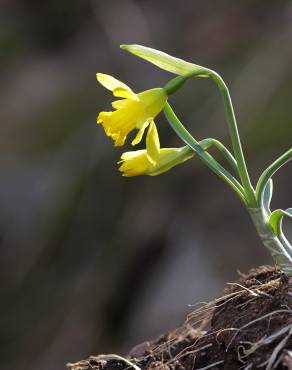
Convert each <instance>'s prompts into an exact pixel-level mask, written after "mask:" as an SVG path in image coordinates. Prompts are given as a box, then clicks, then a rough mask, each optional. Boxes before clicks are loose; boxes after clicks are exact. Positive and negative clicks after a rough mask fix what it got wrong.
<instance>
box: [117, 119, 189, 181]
mask: <svg viewBox="0 0 292 370" xmlns="http://www.w3.org/2000/svg"><path fill="white" fill-rule="evenodd" d="M193 156H194V152H193V151H192V150H191V149H190V148H189V147H188V146H186V147H182V148H163V149H160V143H159V137H158V133H157V129H156V126H155V123H154V121H151V123H150V126H149V129H148V132H147V138H146V149H142V150H136V151H131V152H126V153H123V154H122V156H121V161H120V162H119V163H121V166H120V168H119V171H121V172H123V176H126V177H132V176H138V175H149V176H156V175H160V174H161V173H163V172H166V171H168V170H170V169H171V168H172V167H174V166H176V165H178V164H180V163H183V162H185V161H187V160H188V159H190V158H192V157H193Z"/></svg>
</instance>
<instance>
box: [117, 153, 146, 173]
mask: <svg viewBox="0 0 292 370" xmlns="http://www.w3.org/2000/svg"><path fill="white" fill-rule="evenodd" d="M119 163H122V165H121V166H120V167H119V171H121V172H123V176H126V177H132V176H138V175H144V174H145V173H146V171H147V170H148V167H149V161H148V158H147V153H146V150H145V149H143V150H136V151H132V152H126V153H123V154H122V156H121V161H120V162H119Z"/></svg>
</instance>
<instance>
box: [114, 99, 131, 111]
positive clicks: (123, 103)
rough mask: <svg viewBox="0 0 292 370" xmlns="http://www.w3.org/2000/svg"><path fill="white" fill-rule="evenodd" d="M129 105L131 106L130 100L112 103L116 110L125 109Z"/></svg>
mask: <svg viewBox="0 0 292 370" xmlns="http://www.w3.org/2000/svg"><path fill="white" fill-rule="evenodd" d="M127 105H129V100H128V99H121V100H115V101H113V102H112V107H113V108H114V109H121V108H125V107H126V106H127Z"/></svg>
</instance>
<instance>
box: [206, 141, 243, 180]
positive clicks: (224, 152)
mask: <svg viewBox="0 0 292 370" xmlns="http://www.w3.org/2000/svg"><path fill="white" fill-rule="evenodd" d="M199 143H200V145H201V146H202V147H203V148H204V149H205V150H207V149H209V148H210V147H211V146H212V145H213V146H215V148H216V149H218V150H219V152H220V153H221V154H222V155H223V157H224V158H225V159H226V161H227V162H228V163H229V165H230V166H231V167H232V168H233V170H234V171H235V173H236V174H237V175H239V173H238V167H237V162H236V160H235V159H234V157H233V155H232V154H231V153H230V151H229V150H228V149H227V148H226V147H225V146H224V145H223V144H222V143H221V141H219V140H217V139H213V138H207V139H203V140H201V141H200V142H199Z"/></svg>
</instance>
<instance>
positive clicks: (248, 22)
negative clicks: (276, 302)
mask: <svg viewBox="0 0 292 370" xmlns="http://www.w3.org/2000/svg"><path fill="white" fill-rule="evenodd" d="M0 23H1V28H0V29H1V31H0V50H1V58H0V105H1V112H0V119H1V134H0V152H1V156H0V171H1V182H0V232H1V234H0V235H1V246H0V257H1V258H0V276H1V279H0V294H1V295H0V297H1V298H0V343H1V345H0V368H1V369H6V370H10V369H11V370H12V369H13V370H22V369H23V370H24V369H25V370H27V369H30V370H39V369H42V370H53V369H63V368H65V363H66V362H74V361H77V360H80V359H82V358H86V357H87V356H88V355H90V354H98V353H103V352H110V353H111V352H118V353H126V352H127V351H129V350H130V349H131V347H132V346H134V345H135V344H137V343H139V342H141V341H145V340H146V339H150V338H153V337H155V336H157V335H159V334H160V333H162V332H163V331H166V330H168V329H171V328H174V327H176V326H178V325H180V324H181V323H182V322H183V321H184V317H185V314H186V313H188V312H191V310H192V308H191V307H190V305H191V304H194V303H196V302H200V301H206V300H209V299H212V298H214V297H215V296H217V295H219V294H221V293H222V291H223V289H224V285H225V283H226V282H231V281H233V280H234V279H236V278H237V276H238V275H237V273H238V270H240V271H242V272H246V271H248V270H249V269H250V268H252V267H256V266H258V265H260V264H265V263H271V262H272V261H271V259H270V257H269V255H268V253H267V252H266V251H265V250H264V248H263V247H262V245H261V243H260V241H259V239H258V237H257V235H256V232H255V230H254V228H253V225H252V224H251V221H250V219H249V217H248V214H247V212H246V211H245V209H244V208H243V207H242V205H241V204H240V203H239V201H238V200H237V198H236V197H235V195H234V194H233V193H232V192H231V190H229V188H227V186H226V185H225V184H224V183H223V182H221V181H220V180H219V179H217V178H216V177H215V175H213V174H212V173H211V172H210V171H209V170H208V169H207V168H205V167H204V166H203V165H202V164H201V162H200V161H199V160H192V161H189V162H187V163H186V164H183V165H181V166H179V167H177V168H175V169H174V170H172V171H170V172H168V173H166V174H164V175H162V176H158V177H153V178H151V177H136V178H131V179H127V178H123V177H122V176H121V175H120V173H119V172H118V171H117V165H116V162H117V161H118V159H119V156H120V155H121V153H122V151H124V150H125V148H122V149H118V148H114V147H113V146H112V142H111V140H110V139H109V138H107V137H106V136H105V135H104V133H103V130H102V128H101V127H97V126H96V115H97V113H98V112H99V111H101V110H107V109H109V108H110V102H111V101H112V100H113V98H112V96H111V94H110V93H109V92H107V91H106V90H105V89H103V88H102V87H101V86H98V84H97V82H96V80H95V73H96V72H104V73H108V74H112V75H114V76H116V77H118V78H119V79H121V80H122V81H124V82H125V83H127V84H129V85H130V86H132V88H133V89H134V90H135V91H143V90H145V89H148V88H152V87H156V86H161V85H162V84H164V83H165V82H166V81H167V80H168V79H170V78H171V77H172V75H170V74H168V73H166V72H164V71H162V70H159V69H157V68H156V67H154V66H152V65H150V64H148V63H147V62H145V61H143V60H141V59H138V58H136V57H134V56H132V55H130V54H128V53H126V52H124V51H122V50H120V49H119V45H120V44H121V43H138V44H142V45H146V46H151V47H154V48H157V49H161V50H163V51H166V52H168V53H170V54H173V55H175V56H178V57H181V58H185V59H186V60H189V61H192V62H195V63H198V64H201V65H204V66H207V67H210V68H213V69H215V70H216V71H218V72H219V73H221V74H222V76H223V77H224V79H225V81H226V82H227V84H228V85H229V87H230V90H231V94H232V97H233V101H234V106H235V109H236V112H237V116H238V122H239V128H240V132H241V135H242V140H243V142H244V149H245V151H246V157H247V162H248V165H249V168H250V172H251V176H252V179H253V181H255V180H256V179H257V178H258V176H259V174H260V172H261V170H263V169H264V167H265V166H267V165H268V164H270V163H271V162H272V161H273V160H274V159H275V158H276V157H277V156H279V155H280V154H282V153H283V152H284V151H285V150H287V149H288V148H290V147H291V138H292V124H291V115H292V104H291V100H292V1H282V2H281V3H280V4H279V2H275V1H269V0H267V1H264V2H263V1H248V0H245V1H236V2H234V1H227V0H225V1H220V2H214V1H211V0H204V1H203V0H190V1H180V2H177V1H175V0H167V1H155V0H147V1H146V0H139V1H138V0H123V1H114V0H107V1H102V0H91V1H90V0H83V1H73V2H72V1H69V0H62V1H60V0H50V1H48V0H43V1H37V0H22V1H20V0H6V1H5V0H2V1H1V12H0ZM171 103H172V104H173V105H174V106H175V107H176V112H177V113H178V115H179V116H180V117H181V118H182V119H183V121H184V122H185V123H186V124H187V126H188V127H189V128H190V130H191V131H192V133H193V134H194V136H195V137H196V138H197V139H203V138H205V137H210V136H211V137H216V138H218V139H220V140H222V141H223V142H224V143H225V144H226V145H228V146H229V147H230V142H229V138H228V135H227V130H226V124H225V118H224V114H223V109H222V103H221V99H220V96H219V93H218V91H217V89H216V87H215V86H214V84H213V83H212V82H211V81H208V80H205V79H201V80H200V79H197V80H193V81H192V82H189V83H188V84H187V85H186V86H185V88H184V89H183V90H182V91H181V92H180V93H179V94H177V95H175V96H173V97H172V98H171ZM157 123H158V126H159V132H160V135H161V142H162V146H181V142H180V141H179V139H178V138H177V137H176V136H175V135H174V133H173V132H172V131H171V129H170V128H169V126H168V125H167V123H166V121H165V119H164V117H163V115H161V116H160V118H159V119H157ZM142 146H143V144H142ZM129 148H130V146H128V147H127V149H126V150H129ZM291 169H292V165H291V164H289V165H287V166H286V168H285V170H281V171H280V172H279V173H278V174H277V176H275V178H274V183H275V196H274V198H273V203H272V206H273V208H278V207H283V208H287V207H289V206H291V205H292V192H291V181H292V172H291ZM285 228H286V230H287V235H288V236H289V237H290V240H291V238H292V230H291V224H290V226H289V223H288V222H287V224H286V223H285Z"/></svg>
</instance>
